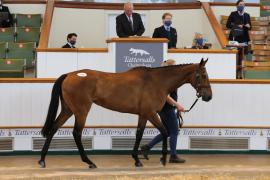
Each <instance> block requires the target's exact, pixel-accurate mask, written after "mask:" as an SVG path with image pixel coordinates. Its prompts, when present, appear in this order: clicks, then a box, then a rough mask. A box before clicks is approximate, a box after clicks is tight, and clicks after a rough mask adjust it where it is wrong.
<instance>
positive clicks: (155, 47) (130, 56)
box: [115, 42, 163, 72]
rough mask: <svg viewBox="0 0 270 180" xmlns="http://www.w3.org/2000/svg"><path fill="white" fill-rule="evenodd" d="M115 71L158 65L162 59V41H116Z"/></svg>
mask: <svg viewBox="0 0 270 180" xmlns="http://www.w3.org/2000/svg"><path fill="white" fill-rule="evenodd" d="M115 53H116V72H124V71H127V70H128V69H131V68H134V67H138V66H145V67H159V66H160V64H161V62H162V61H163V43H156V42H155V43H116V52H115Z"/></svg>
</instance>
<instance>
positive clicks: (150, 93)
mask: <svg viewBox="0 0 270 180" xmlns="http://www.w3.org/2000/svg"><path fill="white" fill-rule="evenodd" d="M206 62H207V60H206V61H204V60H203V59H202V60H201V62H200V63H198V64H184V65H174V66H166V67H157V68H147V67H136V68H133V69H131V70H128V71H126V72H123V73H105V72H100V71H94V70H80V71H75V72H71V73H68V74H64V75H62V76H60V77H59V78H58V79H57V80H56V82H55V83H54V86H53V89H52V94H51V102H50V105H49V109H48V114H47V118H46V122H45V124H44V127H43V128H42V130H41V133H42V135H43V136H44V137H46V140H45V144H44V146H43V149H42V151H41V159H40V160H39V162H38V163H39V165H40V166H41V167H45V166H46V165H45V156H46V154H47V152H48V149H49V145H50V142H51V140H52V138H53V136H54V134H55V133H56V131H57V130H58V129H59V128H60V127H61V126H62V125H63V124H64V123H65V122H66V121H67V120H68V119H69V118H70V117H71V116H72V115H73V114H74V116H75V124H74V130H73V137H74V140H75V142H76V145H77V147H78V150H79V153H80V156H81V159H82V161H83V162H85V163H87V164H88V165H89V168H96V165H95V164H94V163H93V162H92V161H91V160H90V159H89V158H88V157H87V154H86V152H85V151H84V147H83V145H82V141H81V138H82V130H83V128H84V126H85V121H86V118H87V114H88V112H89V110H90V108H91V105H92V104H93V103H95V104H97V105H100V106H102V107H105V108H107V109H110V110H114V111H118V112H123V113H131V114H137V115H138V116H139V120H138V126H137V131H136V142H135V145H134V148H133V153H132V157H133V159H134V160H135V166H137V167H140V166H142V163H141V162H140V160H139V158H138V148H139V144H140V141H141V139H142V136H143V132H144V129H145V126H146V122H147V120H149V121H150V122H151V123H152V124H153V125H154V127H156V128H157V129H158V130H159V131H160V133H161V134H162V136H163V145H162V158H161V163H162V164H163V165H164V166H165V164H166V156H167V137H168V134H167V132H166V129H165V127H164V126H163V124H162V123H161V121H160V118H159V116H158V114H157V112H159V111H160V110H161V109H162V107H163V105H164V104H165V102H166V97H167V96H168V94H169V93H170V92H172V91H174V90H175V89H177V88H178V87H180V86H182V85H183V84H185V83H190V84H191V85H192V86H193V88H194V89H195V90H196V91H197V96H200V97H202V100H203V101H209V100H211V98H212V90H211V86H210V83H209V79H208V74H207V71H206V68H205V64H206ZM59 99H60V101H61V112H60V114H59V115H58V117H57V118H56V116H57V109H58V106H59Z"/></svg>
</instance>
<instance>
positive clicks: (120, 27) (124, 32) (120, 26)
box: [116, 13, 145, 37]
mask: <svg viewBox="0 0 270 180" xmlns="http://www.w3.org/2000/svg"><path fill="white" fill-rule="evenodd" d="M132 19H133V31H132V28H131V25H130V23H129V21H128V18H127V16H126V14H125V13H123V14H120V15H119V16H117V17H116V32H117V36H119V37H128V36H134V35H137V36H141V35H142V34H143V33H144V31H145V29H144V26H143V22H142V19H141V16H140V14H138V13H132Z"/></svg>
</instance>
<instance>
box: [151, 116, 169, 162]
mask: <svg viewBox="0 0 270 180" xmlns="http://www.w3.org/2000/svg"><path fill="white" fill-rule="evenodd" d="M149 121H150V122H151V123H152V124H153V125H154V126H155V127H156V128H157V129H158V130H159V131H160V133H161V135H162V139H163V141H162V142H163V144H162V158H161V159H160V160H161V163H162V164H163V165H164V166H165V165H166V159H167V153H168V150H167V138H168V133H167V130H166V129H165V127H164V126H163V124H162V123H161V121H160V118H159V117H158V115H157V113H155V114H154V115H153V116H152V118H150V119H149Z"/></svg>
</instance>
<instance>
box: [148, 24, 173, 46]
mask: <svg viewBox="0 0 270 180" xmlns="http://www.w3.org/2000/svg"><path fill="white" fill-rule="evenodd" d="M153 38H167V39H168V40H169V42H168V48H169V49H170V48H176V43H177V32H176V29H175V28H173V27H170V32H168V31H167V30H166V29H165V27H164V26H163V25H162V26H160V27H158V28H156V29H155V31H154V34H153Z"/></svg>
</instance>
